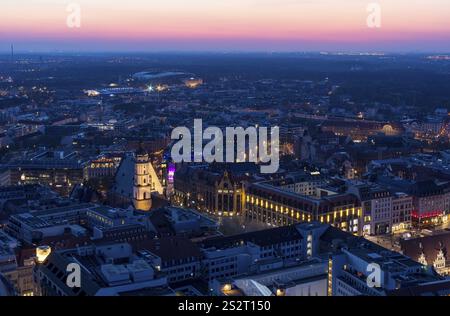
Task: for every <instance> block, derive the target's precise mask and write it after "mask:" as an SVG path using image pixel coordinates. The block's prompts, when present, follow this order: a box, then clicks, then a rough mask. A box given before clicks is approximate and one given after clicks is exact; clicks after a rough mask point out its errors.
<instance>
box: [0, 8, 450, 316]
mask: <svg viewBox="0 0 450 316" xmlns="http://www.w3.org/2000/svg"><path fill="white" fill-rule="evenodd" d="M215 1H216V0H212V2H213V3H215ZM6 2H7V3H6V5H5V6H6V11H8V9H9V10H11V11H10V12H11V14H18V12H19V9H20V10H22V9H23V10H25V11H26V9H25V8H19V7H20V5H18V4H16V3H13V2H12V1H6ZM26 2H30V3H29V5H30V10H31V7H33V6H38V5H37V4H36V3H34V2H33V1H26ZM98 2H99V3H100V2H103V0H99V1H98ZM138 2H141V1H130V7H129V10H126V5H124V4H121V5H120V6H121V7H119V5H118V7H117V8H115V10H116V11H114V10H112V11H114V13H113V12H112V11H111V12H109V11H107V12H106V13H105V16H97V15H96V14H95V13H96V9H97V8H96V5H97V4H95V5H94V4H88V2H85V1H79V3H80V4H76V3H75V4H71V5H69V6H68V7H67V9H68V11H67V12H66V11H65V9H66V7H65V5H64V6H62V8H63V10H62V13H61V14H62V21H63V22H62V25H63V26H61V27H60V28H61V29H62V30H64V29H66V28H67V29H68V30H69V31H67V32H69V33H70V34H67V38H66V39H62V38H61V37H59V36H58V34H59V33H58V32H63V31H62V30H59V29H58V28H57V27H56V26H54V25H53V23H56V22H55V19H53V17H54V15H55V14H56V13H55V12H54V10H56V9H55V8H59V7H58V6H60V5H61V4H60V3H58V1H47V2H46V3H45V4H42V5H40V6H39V8H37V7H36V8H34V9H35V10H37V11H39V12H41V11H42V12H41V13H42V14H44V12H47V11H48V16H47V17H46V18H43V17H40V18H31V17H30V19H29V20H28V21H27V22H23V24H21V25H16V24H17V23H19V22H14V21H12V20H10V19H11V17H9V18H6V19H5V20H3V21H0V35H3V33H4V34H5V36H4V37H3V36H0V296H120V297H142V296H164V297H176V298H180V297H182V298H183V299H182V300H180V302H185V303H183V304H184V305H180V306H179V307H178V310H195V309H196V308H197V311H199V310H201V309H202V308H203V307H204V308H205V309H204V310H203V311H206V313H210V312H212V309H214V306H212V305H211V306H209V305H207V304H206V303H205V304H206V305H204V306H203V305H195V304H194V303H191V304H194V305H192V306H191V305H189V304H190V303H189V302H188V300H186V298H191V297H216V298H217V297H220V298H230V297H232V298H235V299H236V300H237V301H236V302H238V301H239V300H242V299H244V298H245V297H262V298H269V297H289V296H295V297H300V296H306V297H307V296H449V295H450V257H449V256H450V254H449V252H448V251H449V250H450V46H449V43H450V40H449V39H450V38H449V37H450V23H449V21H450V19H446V18H448V17H449V15H450V8H447V10H446V11H445V9H444V10H442V11H439V9H438V8H435V7H434V6H438V2H439V1H438V0H431V1H429V3H428V5H429V6H431V7H433V8H432V9H433V10H434V11H436V12H435V14H434V15H433V14H431V13H424V14H425V15H426V16H424V17H421V16H420V15H419V13H418V11H420V8H416V11H414V12H415V13H416V14H418V19H419V20H420V21H422V22H424V21H428V19H429V18H430V16H431V17H434V19H435V21H436V24H435V25H434V26H432V25H428V24H427V26H424V27H423V30H424V32H421V33H420V32H418V31H417V30H416V29H415V28H413V27H412V26H411V27H409V26H404V25H403V24H402V23H401V21H400V22H398V25H397V24H395V23H394V24H392V25H391V24H389V23H390V22H392V21H393V14H396V13H398V12H397V11H396V9H398V8H397V7H396V6H394V5H387V7H383V5H384V4H385V2H384V1H380V3H381V9H383V8H384V9H385V10H386V11H388V13H387V16H386V19H384V18H383V17H384V15H381V21H383V24H381V26H382V27H381V29H380V32H384V33H381V35H379V34H377V35H374V36H373V37H371V38H370V39H371V40H367V41H366V40H362V39H360V36H363V37H364V36H368V35H367V33H366V32H375V31H376V30H372V28H371V27H372V26H371V25H372V24H370V23H369V22H373V23H375V24H377V23H378V22H379V17H378V16H377V15H376V13H377V12H378V11H377V8H378V7H377V6H375V7H373V5H374V4H373V3H372V4H371V5H372V6H369V7H368V8H369V9H370V8H372V9H373V10H374V11H371V10H369V12H366V10H365V9H366V5H367V4H364V5H362V7H363V10H362V13H361V15H362V18H361V19H362V21H363V22H362V24H363V26H361V30H359V29H356V30H355V31H354V33H351V34H349V35H348V36H349V37H350V38H351V40H350V39H347V38H346V37H345V38H344V34H347V33H348V32H349V30H353V29H355V26H352V25H353V24H352V23H353V22H348V24H349V25H347V24H342V25H341V26H342V27H341V28H337V29H336V30H335V31H336V32H337V33H336V34H338V36H342V37H339V38H342V43H340V42H339V40H338V39H333V40H328V39H327V38H328V35H330V34H331V33H330V32H331V30H330V29H332V28H333V27H332V26H329V28H330V29H328V28H321V27H319V26H316V25H315V24H314V23H315V22H314V21H313V20H314V19H313V18H312V17H311V21H310V19H306V20H305V21H304V22H302V23H305V24H304V25H303V24H302V26H304V27H306V26H308V27H307V28H306V30H308V29H310V28H313V27H314V31H310V32H309V31H302V32H306V33H308V32H309V33H308V34H306V35H305V37H304V38H303V39H299V38H298V37H297V35H296V34H295V36H294V35H292V39H291V38H290V37H288V36H287V35H286V34H287V31H286V30H287V29H288V28H289V27H291V24H290V23H291V22H292V21H291V15H290V14H288V12H287V11H289V8H291V7H289V5H288V4H286V3H284V2H283V1H280V2H283V4H279V6H280V7H276V8H275V9H274V10H275V11H276V12H278V13H283V14H286V21H279V25H278V26H273V28H272V29H270V30H269V29H268V30H267V39H266V40H264V37H262V33H264V27H263V26H261V25H260V23H261V20H263V19H264V17H265V16H266V14H269V13H268V11H267V10H269V9H270V6H269V3H271V4H272V5H274V6H275V4H274V3H272V2H274V1H272V0H268V1H267V3H264V4H261V7H259V5H257V4H255V3H254V2H252V1H248V3H247V0H246V1H243V3H245V8H244V7H241V6H244V4H240V5H238V4H231V2H230V4H229V6H230V7H226V8H223V10H224V11H223V12H222V13H220V12H221V11H220V10H221V8H222V5H218V7H215V4H208V5H206V4H205V7H204V11H205V12H206V11H208V10H211V20H210V18H206V17H205V18H204V19H201V18H200V17H199V18H198V20H196V21H195V23H193V25H192V26H191V27H189V28H188V27H187V25H185V23H187V22H189V21H190V19H188V18H187V16H186V17H185V16H184V15H183V13H182V10H181V9H173V10H174V13H173V16H170V18H169V17H168V19H169V20H168V22H160V23H161V25H160V27H156V26H158V25H159V24H158V25H156V24H155V25H156V26H155V28H154V29H152V31H148V32H147V30H148V29H145V30H142V31H139V30H138V26H139V25H140V23H141V22H142V21H141V19H143V18H144V16H145V14H144V13H139V10H138V8H139V5H142V6H143V7H142V8H143V11H145V10H144V4H142V3H138ZM169 2H170V1H169ZM175 2H177V3H178V1H173V4H174V5H175ZM201 2H203V0H196V1H194V2H193V4H192V8H190V9H192V12H191V13H189V12H190V11H189V10H188V8H186V12H188V13H186V14H188V15H189V14H192V15H191V16H189V17H190V18H192V19H194V18H195V17H197V14H200V13H199V12H203V11H201V10H200V9H199V8H197V6H200V3H201ZM217 2H220V1H218V0H217ZM250 2H252V4H251V5H250ZM323 2H325V3H327V2H329V1H328V0H326V1H323ZM342 2H343V3H345V4H343V5H344V6H347V7H348V8H349V9H350V10H351V12H352V13H351V14H349V20H352V18H353V17H354V16H357V14H356V13H355V10H356V8H354V7H353V6H351V4H349V3H348V2H347V1H345V0H342ZM401 2H403V0H399V1H398V3H399V4H398V5H399V6H400V3H401ZM431 2H436V3H433V4H430V3H431ZM293 3H296V2H295V1H294V2H293ZM166 5H167V6H168V7H165V6H166ZM247 5H248V7H247ZM285 5H286V6H288V7H287V8H285V7H284V6H285ZM290 5H292V6H295V5H296V4H292V3H291V4H290ZM302 5H305V4H302ZM159 6H161V7H158V8H155V10H156V14H159V15H158V16H159V18H158V19H157V20H158V21H159V20H164V16H165V14H169V13H168V11H167V12H166V10H169V9H170V8H169V4H159ZM312 6H313V7H309V9H308V10H311V12H312V11H313V10H315V9H314V8H315V7H314V6H315V4H312ZM418 6H420V5H419V4H418ZM444 6H448V4H444ZM185 7H186V5H185ZM330 7H333V4H331V3H330ZM413 7H414V6H413ZM233 8H234V9H236V10H237V9H242V10H243V11H242V12H241V13H242V15H244V14H245V13H246V11H245V10H254V12H255V16H253V17H249V18H248V19H249V20H248V24H243V25H240V24H239V23H237V22H236V24H233V25H232V26H230V29H229V33H226V34H225V33H224V34H222V33H221V31H220V30H222V29H221V28H220V27H221V26H222V24H221V23H225V24H226V22H227V23H228V22H229V20H228V19H231V18H232V17H234V15H233V14H236V17H235V18H236V21H241V18H242V16H241V15H239V14H237V13H233V14H232V13H230V12H231V11H232V10H233ZM195 9H198V10H199V11H196V10H195ZM409 9H410V10H414V8H411V7H409ZM45 10H47V11H45ZM58 10H59V9H58ZM80 10H81V11H80ZM90 10H92V12H91V11H90ZM228 10H230V12H229V11H228ZM284 10H286V11H284ZM342 10H343V9H342ZM389 10H392V11H389ZM37 11H36V12H37ZM194 11H195V12H194ZM269 11H270V10H269ZM430 11H432V10H431V9H430ZM434 11H433V12H434ZM444 11H445V12H446V13H447V16H445V14H443V13H442V12H444ZM58 12H59V11H58ZM80 12H82V13H83V12H87V13H86V15H87V17H86V19H84V15H83V14H84V13H83V14H82V15H79V16H78V15H77V13H80ZM120 12H123V14H124V17H123V21H124V22H123V25H125V24H126V23H125V21H128V20H130V23H129V24H127V26H126V27H125V26H123V27H124V29H122V30H121V32H119V31H117V32H116V31H115V30H116V28H120V26H117V25H116V24H114V23H112V24H110V21H109V20H108V19H109V18H111V17H110V16H109V14H111V15H114V16H115V14H120ZM381 12H384V11H381ZM427 12H428V11H427ZM322 13H323V12H322ZM323 14H325V13H323ZM371 14H375V17H373V16H372V15H371ZM325 15H326V14H325ZM367 15H369V17H368V20H367V22H368V26H365V24H364V23H366V17H367ZM66 16H67V25H66V24H65V23H66ZM218 16H220V17H222V19H218V20H217V21H213V19H214V17H218ZM133 17H135V19H136V20H135V22H133ZM177 18H179V20H177ZM184 18H186V19H184ZM371 18H373V19H372V20H371ZM337 20H338V21H340V19H339V18H337ZM39 21H41V22H42V29H39V27H36V26H38V25H37V23H41V22H39ZM93 21H98V23H99V24H98V25H97V26H95V25H94V23H93ZM139 21H141V22H139ZM177 21H178V22H177ZM69 22H71V23H72V24H71V23H69ZM169 22H170V23H171V25H172V26H173V28H168V29H166V30H165V31H163V28H164V27H165V26H166V24H167V23H169ZM384 22H386V28H387V31H386V30H384V29H383V27H384V25H385V24H384ZM73 23H75V26H73ZM77 23H78V25H77ZM102 23H104V24H102ZM142 23H143V22H142ZM149 23H150V22H149ZM152 23H153V22H152ZM155 23H156V22H155ZM208 23H210V24H208ZM230 23H231V22H230ZM292 23H293V22H292ZM299 23H300V22H299ZM308 23H309V24H308ZM354 23H359V22H354ZM424 23H425V22H424ZM119 24H120V23H119ZM55 25H56V24H55ZM208 25H209V26H210V28H209V29H208V28H207V26H208ZM230 25H231V24H230ZM113 26H114V27H113ZM250 26H254V27H255V30H253V28H252V27H250ZM438 26H439V28H438ZM33 27H34V28H35V29H33ZM84 27H86V29H84ZM185 27H186V29H185ZM240 27H241V28H242V33H239V30H240ZM347 27H348V29H347ZM374 27H375V28H377V27H378V28H379V26H376V25H375V26H374ZM402 27H403V28H404V29H403V28H402ZM78 28H79V32H80V33H79V34H76V33H73V32H77V31H78V30H77V29H78ZM135 28H136V29H135ZM203 28H204V29H203ZM256 28H258V30H259V31H258V34H260V33H261V37H258V36H256V35H255V34H253V31H255V32H256ZM364 28H368V29H369V31H367V30H365V29H364ZM200 29H202V30H204V33H201V32H200ZM235 31H236V32H237V33H239V34H240V35H237V34H235V33H234V32H235ZM300 31H301V30H300ZM278 32H280V34H281V33H282V34H284V35H286V37H283V38H282V37H280V36H281V35H280V36H279V33H278ZM285 32H286V33H285ZM340 32H341V33H342V34H341V33H340ZM216 33H217V34H216ZM219 33H220V34H222V35H218V34H219ZM300 33H301V32H300ZM407 33H408V34H415V33H418V35H417V36H410V35H408V36H406V35H405V34H407ZM419 33H420V34H419ZM127 34H128V35H127ZM154 34H158V36H157V35H154ZM301 34H302V33H301ZM339 34H341V35H339ZM352 34H353V35H352ZM399 34H400V35H399ZM313 35H314V36H315V35H317V36H316V37H315V38H316V39H315V40H314V41H313V40H311V39H309V36H313ZM322 35H323V36H322ZM388 35H389V36H388ZM183 36H185V37H186V38H185V40H183V39H182V38H183ZM397 36H405V37H406V39H405V40H402V38H400V37H399V38H397ZM352 37H353V38H352ZM369 37H370V36H369ZM186 39H192V42H190V41H188V40H186ZM212 39H213V40H212ZM152 41H153V42H152ZM141 43H143V44H142V46H141V48H139V45H141ZM425 44H426V45H427V46H424V45H425ZM102 45H103V46H102ZM152 45H154V46H152ZM152 47H154V49H153V48H152ZM262 47H263V48H262ZM280 299H284V298H280ZM224 302H229V304H231V302H234V303H235V301H224ZM246 302H247V303H248V302H250V301H246ZM269 302H270V301H264V300H262V301H260V302H258V304H255V302H253V303H254V304H253V305H248V304H246V305H245V309H246V310H253V311H267V310H270V304H269ZM234 303H233V304H234ZM241 303H242V302H241ZM199 304H200V303H199ZM227 304H228V303H227ZM226 306H228V307H226V308H228V310H235V308H236V306H235V305H226ZM216 307H217V306H216ZM191 308H192V309H191ZM231 308H232V309H231Z"/></svg>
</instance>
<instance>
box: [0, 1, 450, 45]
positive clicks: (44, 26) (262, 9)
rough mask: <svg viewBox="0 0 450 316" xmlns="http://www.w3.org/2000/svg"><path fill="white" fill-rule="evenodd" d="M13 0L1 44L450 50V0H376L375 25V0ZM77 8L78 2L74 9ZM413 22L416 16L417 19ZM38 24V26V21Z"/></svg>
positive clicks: (1, 25)
mask: <svg viewBox="0 0 450 316" xmlns="http://www.w3.org/2000/svg"><path fill="white" fill-rule="evenodd" d="M75 3H76V4H78V5H79V8H80V10H81V11H80V22H81V24H80V27H79V28H78V27H72V28H71V27H68V26H67V23H66V22H67V18H68V16H69V15H70V14H71V13H73V10H72V11H70V10H69V11H67V9H68V5H69V4H70V2H68V1H56V0H55V1H51V0H44V1H33V0H25V1H21V3H17V1H9V0H7V1H6V2H5V3H4V4H3V6H4V9H3V10H2V13H4V16H2V18H1V19H0V38H1V40H0V51H1V52H7V51H9V47H10V44H11V43H14V45H15V47H16V50H17V52H30V51H31V52H32V51H38V52H43V51H48V52H52V51H68V52H69V51H70V52H72V51H79V52H85V51H86V52H89V51H92V52H101V51H124V52H131V51H177V50H178V51H321V50H326V51H386V52H448V51H450V41H449V39H450V22H449V21H450V19H449V13H448V12H450V10H449V9H450V4H449V3H448V2H446V1H443V0H432V1H423V0H418V1H415V2H414V3H413V4H410V3H409V2H408V1H405V0H398V1H394V2H393V1H385V0H382V1H377V2H375V3H378V4H379V5H380V8H381V15H380V18H381V20H380V21H381V25H380V27H379V28H378V27H372V28H371V27H368V25H367V19H368V16H369V14H370V13H371V12H369V11H368V10H367V9H368V5H369V4H370V3H371V2H370V1H367V2H361V1H354V0H346V1H340V2H338V3H337V2H334V1H330V0H321V1H304V0H299V1H295V0H283V1H279V0H278V1H275V0H265V1H255V0H245V1H234V0H233V1H222V0H220V1H209V2H207V1H204V0H194V1H191V2H190V5H189V6H186V5H183V3H181V2H180V1H179V0H171V1H165V2H163V3H161V2H159V3H152V2H146V1H141V0H134V1H129V2H127V4H126V5H124V4H121V3H120V2H119V1H104V0H100V1H95V3H92V1H85V0H80V1H77V2H75ZM72 9H73V8H72ZM412 21H413V22H414V23H412ZM36 25H39V28H36Z"/></svg>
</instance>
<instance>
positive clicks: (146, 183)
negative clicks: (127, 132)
mask: <svg viewBox="0 0 450 316" xmlns="http://www.w3.org/2000/svg"><path fill="white" fill-rule="evenodd" d="M150 166H151V163H150V160H149V156H148V153H147V152H146V151H145V150H144V148H142V145H140V146H139V149H138V150H137V151H136V155H135V160H134V186H133V204H134V208H135V209H136V210H139V211H144V212H147V211H149V210H150V209H151V207H152V197H151V188H152V187H151V176H150V169H151V168H150Z"/></svg>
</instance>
